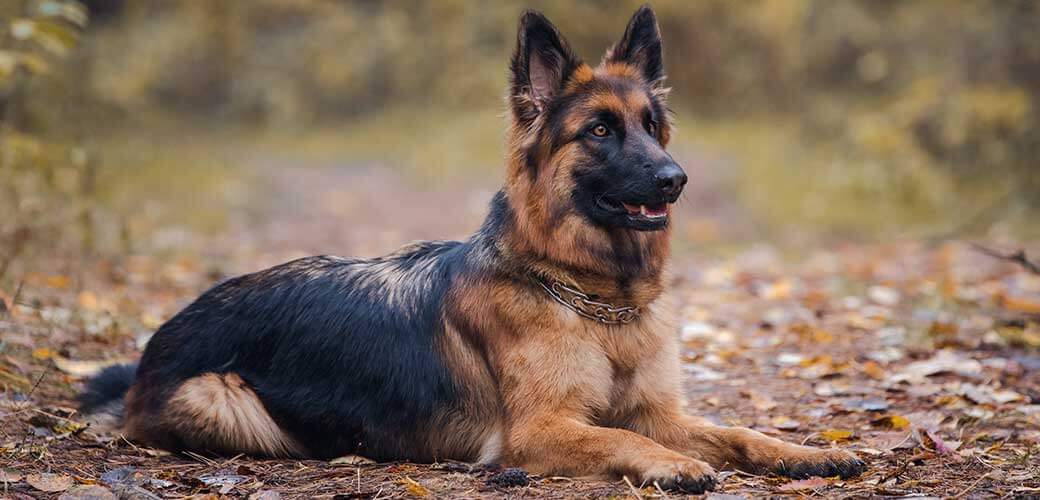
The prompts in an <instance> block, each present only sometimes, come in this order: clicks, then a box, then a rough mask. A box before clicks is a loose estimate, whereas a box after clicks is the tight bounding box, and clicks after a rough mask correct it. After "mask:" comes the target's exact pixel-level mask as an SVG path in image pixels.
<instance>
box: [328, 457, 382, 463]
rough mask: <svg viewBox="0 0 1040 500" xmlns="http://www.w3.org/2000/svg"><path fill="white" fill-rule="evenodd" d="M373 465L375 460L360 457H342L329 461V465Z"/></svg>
mask: <svg viewBox="0 0 1040 500" xmlns="http://www.w3.org/2000/svg"><path fill="white" fill-rule="evenodd" d="M374 463H376V462H375V460H372V459H371V458H367V457H363V456H361V455H344V456H342V457H336V458H333V459H332V460H329V464H330V465H368V464H374Z"/></svg>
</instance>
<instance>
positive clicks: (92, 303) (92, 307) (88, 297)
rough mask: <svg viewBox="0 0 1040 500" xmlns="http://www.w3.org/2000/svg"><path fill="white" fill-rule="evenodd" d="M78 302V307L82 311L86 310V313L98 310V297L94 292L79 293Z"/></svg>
mask: <svg viewBox="0 0 1040 500" xmlns="http://www.w3.org/2000/svg"><path fill="white" fill-rule="evenodd" d="M78 300H79V306H80V307H82V308H83V309H86V310H88V311H97V310H98V307H99V306H98V297H97V294H95V293H94V292H91V291H87V290H84V291H82V292H80V294H79V297H78Z"/></svg>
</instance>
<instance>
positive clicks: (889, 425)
mask: <svg viewBox="0 0 1040 500" xmlns="http://www.w3.org/2000/svg"><path fill="white" fill-rule="evenodd" d="M870 423H871V424H874V425H875V426H877V427H884V428H886V429H906V428H908V427H910V419H908V418H906V417H904V416H901V415H886V416H884V417H881V418H879V419H877V420H874V421H872V422H870Z"/></svg>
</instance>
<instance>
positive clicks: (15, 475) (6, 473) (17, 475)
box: [0, 467, 24, 483]
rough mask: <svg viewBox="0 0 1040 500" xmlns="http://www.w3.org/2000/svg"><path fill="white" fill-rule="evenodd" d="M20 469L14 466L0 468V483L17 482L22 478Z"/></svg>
mask: <svg viewBox="0 0 1040 500" xmlns="http://www.w3.org/2000/svg"><path fill="white" fill-rule="evenodd" d="M22 477H24V476H22V471H20V470H18V469H15V468H14V467H5V468H3V469H0V483H17V482H18V481H21V480H22Z"/></svg>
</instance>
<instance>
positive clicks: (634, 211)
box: [597, 196, 668, 225]
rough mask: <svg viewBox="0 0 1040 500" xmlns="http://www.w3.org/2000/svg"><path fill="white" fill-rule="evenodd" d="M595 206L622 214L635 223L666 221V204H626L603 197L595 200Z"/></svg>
mask: <svg viewBox="0 0 1040 500" xmlns="http://www.w3.org/2000/svg"><path fill="white" fill-rule="evenodd" d="M597 204H598V205H599V206H600V208H603V209H605V210H607V211H610V212H613V213H616V214H618V215H621V214H624V215H626V216H628V218H629V219H631V220H633V221H635V222H644V223H647V222H648V223H664V222H665V221H667V220H668V204H667V203H634V202H633V203H628V202H624V201H617V200H614V199H611V198H609V197H606V196H603V197H600V198H599V199H598V200H597ZM655 225H656V224H655Z"/></svg>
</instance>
